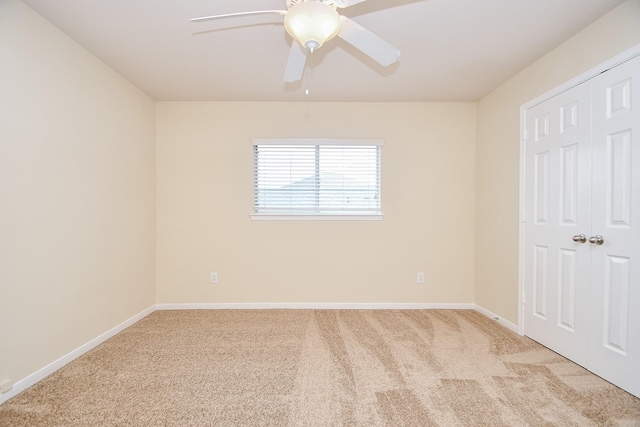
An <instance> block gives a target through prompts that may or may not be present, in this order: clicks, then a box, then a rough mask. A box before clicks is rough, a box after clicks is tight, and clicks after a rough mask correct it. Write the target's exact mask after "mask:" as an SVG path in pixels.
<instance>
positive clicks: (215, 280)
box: [211, 272, 218, 284]
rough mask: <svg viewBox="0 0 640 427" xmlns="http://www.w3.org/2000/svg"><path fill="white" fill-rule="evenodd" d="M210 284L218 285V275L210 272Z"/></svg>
mask: <svg viewBox="0 0 640 427" xmlns="http://www.w3.org/2000/svg"><path fill="white" fill-rule="evenodd" d="M211 283H214V284H215V283H218V273H215V272H211Z"/></svg>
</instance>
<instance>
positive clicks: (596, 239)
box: [589, 234, 604, 245]
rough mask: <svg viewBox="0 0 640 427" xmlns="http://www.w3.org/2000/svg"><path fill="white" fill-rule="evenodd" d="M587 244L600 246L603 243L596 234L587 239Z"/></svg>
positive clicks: (602, 238) (600, 237)
mask: <svg viewBox="0 0 640 427" xmlns="http://www.w3.org/2000/svg"><path fill="white" fill-rule="evenodd" d="M589 243H593V244H594V245H601V244H603V243H604V237H602V236H601V235H599V234H596V235H595V236H591V237H589Z"/></svg>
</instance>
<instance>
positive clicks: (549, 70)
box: [475, 0, 640, 323]
mask: <svg viewBox="0 0 640 427" xmlns="http://www.w3.org/2000/svg"><path fill="white" fill-rule="evenodd" d="M638 43H640V1H638V0H628V1H627V2H625V3H623V4H622V5H620V6H619V7H617V8H616V9H614V10H613V11H611V12H610V13H608V14H607V15H605V16H603V17H602V18H600V19H599V20H598V21H596V22H595V23H593V24H592V25H590V26H589V27H587V28H585V29H584V30H582V31H581V32H579V33H578V34H576V35H575V36H574V37H572V38H571V39H569V40H568V41H566V42H565V43H563V44H562V45H560V46H559V47H557V48H556V49H555V50H553V51H551V52H550V53H548V54H547V55H545V56H544V57H542V58H541V59H539V60H538V61H536V62H535V63H534V64H532V65H531V66H529V67H528V68H527V69H525V70H524V71H522V72H521V73H519V74H518V75H517V76H515V77H514V78H512V79H511V80H509V81H507V82H505V83H504V84H502V85H501V86H500V87H499V88H497V89H496V90H494V91H493V92H491V93H490V94H489V95H487V96H486V97H484V98H483V99H482V100H480V101H479V102H478V119H477V120H478V131H477V148H476V149H477V163H476V181H477V184H476V239H475V241H476V276H475V291H476V303H477V304H478V305H480V306H482V307H484V308H486V309H488V310H490V311H492V312H494V313H496V314H498V315H500V316H502V317H504V318H506V319H507V320H509V321H511V322H513V323H516V322H517V320H518V319H517V317H518V316H517V313H518V295H517V290H518V227H519V223H518V210H519V201H518V194H519V148H520V145H519V133H520V121H519V120H520V118H519V114H520V106H521V105H522V104H524V103H525V102H527V101H529V100H531V99H533V98H535V97H537V96H538V95H541V94H543V93H545V92H547V91H549V90H551V89H553V88H554V87H556V86H558V85H560V84H562V83H564V82H565V81H568V80H570V79H571V78H573V77H576V76H577V75H579V74H581V73H583V72H585V71H587V70H589V69H590V68H592V67H595V66H596V65H598V64H599V63H602V62H604V61H605V60H607V59H609V58H611V57H613V56H615V55H617V54H618V53H620V52H622V51H624V50H626V49H628V48H630V47H632V46H634V45H636V44H638Z"/></svg>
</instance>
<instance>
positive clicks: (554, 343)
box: [524, 84, 591, 366]
mask: <svg viewBox="0 0 640 427" xmlns="http://www.w3.org/2000/svg"><path fill="white" fill-rule="evenodd" d="M590 108H591V106H590V90H589V85H588V84H584V85H581V86H578V87H575V88H573V89H570V90H569V91H566V92H564V93H562V94H561V95H558V96H556V97H554V98H552V99H549V100H547V101H545V102H543V103H541V104H539V105H537V106H535V107H532V108H530V109H528V110H527V111H526V115H525V126H526V128H525V129H526V135H527V138H526V140H525V153H524V154H525V168H526V178H525V187H526V188H525V221H526V224H525V228H524V242H525V243H524V250H525V257H524V260H525V263H524V270H525V275H524V277H525V279H524V288H525V306H524V311H525V312H524V322H525V325H526V335H527V336H529V337H531V338H533V339H534V340H536V341H539V342H540V343H542V344H544V345H546V346H547V347H550V348H552V349H553V350H554V351H556V352H558V353H560V354H562V355H564V356H565V357H568V358H570V359H572V360H574V361H576V362H577V363H580V364H582V365H583V366H586V364H587V363H588V348H589V333H590V323H589V322H590V320H589V311H588V306H589V303H590V301H589V272H588V270H589V244H588V243H583V242H580V241H575V240H574V236H578V235H580V234H585V235H586V234H588V233H589V227H590V223H591V217H590V215H591V214H590V194H591V188H590V185H589V184H588V182H587V185H585V184H584V181H585V179H587V181H588V177H589V176H590V173H591V172H590V168H591V157H590V153H591V141H590V138H591V137H590V133H591V125H590V114H591V110H590Z"/></svg>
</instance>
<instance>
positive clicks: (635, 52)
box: [517, 44, 640, 335]
mask: <svg viewBox="0 0 640 427" xmlns="http://www.w3.org/2000/svg"><path fill="white" fill-rule="evenodd" d="M636 56H640V44H637V45H635V46H633V47H632V48H630V49H627V50H625V51H624V52H622V53H620V54H618V55H616V56H614V57H613V58H611V59H609V60H607V61H605V62H603V63H601V64H599V65H596V66H595V67H593V68H591V69H590V70H588V71H585V72H584V73H582V74H580V75H578V76H577V77H574V78H573V79H571V80H569V81H567V82H565V83H563V84H561V85H559V86H557V87H555V88H553V89H551V90H550V91H548V92H545V93H543V94H542V95H540V96H537V97H535V98H534V99H532V100H531V101H528V102H526V103H524V104H522V105H521V106H520V189H519V190H520V195H519V200H520V207H519V209H520V212H519V217H520V218H519V225H520V227H519V236H518V239H519V244H518V252H519V254H518V326H517V332H518V333H519V334H520V335H524V334H525V325H524V304H525V298H526V296H525V294H524V263H525V259H524V226H525V224H526V217H525V214H526V212H525V209H524V186H525V175H526V171H525V167H524V161H525V160H524V154H525V153H524V141H525V139H526V136H527V135H526V134H525V131H526V129H525V126H526V123H525V120H526V111H527V110H528V109H530V108H533V107H535V106H536V105H538V104H540V103H542V102H544V101H547V100H549V99H551V98H553V97H554V96H557V95H560V94H561V93H563V92H566V91H567V90H569V89H571V88H574V87H576V86H578V85H579V84H582V83H584V82H586V81H588V80H591V79H592V78H594V77H596V76H598V75H600V74H602V73H604V72H605V71H607V70H610V69H611V68H614V67H616V66H618V65H620V64H622V63H624V62H627V61H629V60H631V59H633V58H635V57H636Z"/></svg>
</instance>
